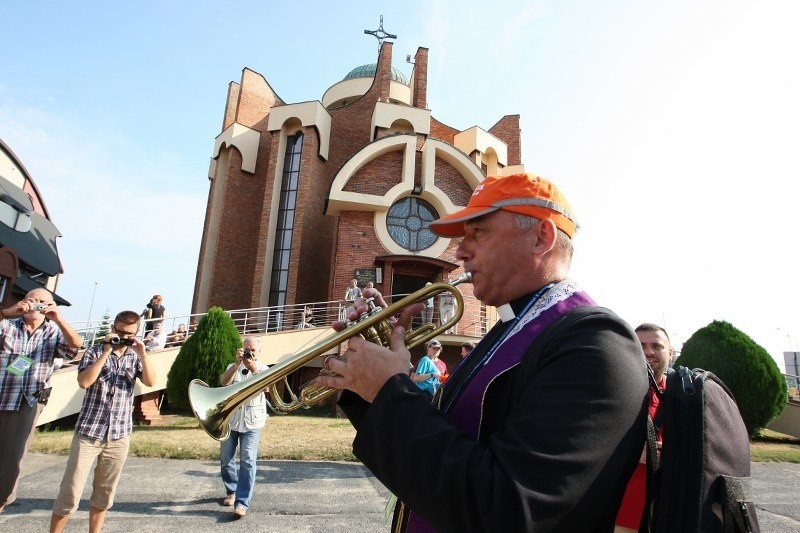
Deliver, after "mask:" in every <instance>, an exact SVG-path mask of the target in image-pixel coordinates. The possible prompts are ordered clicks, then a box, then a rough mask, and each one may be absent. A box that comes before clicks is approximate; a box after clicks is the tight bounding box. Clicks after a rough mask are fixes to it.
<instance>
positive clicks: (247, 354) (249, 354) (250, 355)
mask: <svg viewBox="0 0 800 533" xmlns="http://www.w3.org/2000/svg"><path fill="white" fill-rule="evenodd" d="M252 358H253V352H251V351H250V350H245V351H244V354H242V359H252Z"/></svg>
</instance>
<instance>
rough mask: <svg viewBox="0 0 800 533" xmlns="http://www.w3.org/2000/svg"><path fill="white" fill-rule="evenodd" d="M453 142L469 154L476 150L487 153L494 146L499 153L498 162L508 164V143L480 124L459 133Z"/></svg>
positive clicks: (496, 152)
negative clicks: (482, 127)
mask: <svg viewBox="0 0 800 533" xmlns="http://www.w3.org/2000/svg"><path fill="white" fill-rule="evenodd" d="M453 144H454V145H455V147H456V148H458V149H459V150H461V151H463V152H464V153H465V154H467V155H469V154H471V153H472V152H473V151H475V150H477V151H479V152H481V153H486V152H487V151H488V149H489V148H492V149H493V150H494V152H495V154H497V163H498V164H500V165H503V166H506V164H508V145H506V143H504V142H503V141H501V140H500V139H498V138H497V137H495V136H494V135H492V134H491V133H489V132H487V131H485V130H483V129H481V128H479V127H478V126H473V127H472V128H469V129H467V130H464V131H462V132H461V133H457V134H456V135H455V137H454V138H453Z"/></svg>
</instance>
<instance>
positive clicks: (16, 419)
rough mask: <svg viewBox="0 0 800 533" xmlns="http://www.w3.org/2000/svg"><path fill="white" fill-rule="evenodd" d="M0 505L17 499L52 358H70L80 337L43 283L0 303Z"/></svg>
mask: <svg viewBox="0 0 800 533" xmlns="http://www.w3.org/2000/svg"><path fill="white" fill-rule="evenodd" d="M0 314H2V315H3V316H2V320H0V347H2V348H0V349H1V350H2V353H0V457H2V461H0V511H2V510H3V508H4V507H5V506H6V505H8V504H9V503H11V502H13V501H14V500H15V499H16V485H17V478H18V477H19V471H20V464H21V463H22V458H23V457H24V456H25V453H26V452H27V451H28V445H29V444H30V441H31V438H32V436H33V429H34V427H35V426H36V419H37V418H39V413H41V411H42V409H43V408H44V406H45V404H46V403H47V398H48V396H49V395H50V376H51V375H52V374H53V369H54V364H55V363H54V361H55V360H56V359H58V360H60V361H63V360H64V359H72V358H74V357H75V355H77V353H78V349H79V348H80V347H81V344H82V341H81V337H80V335H78V334H77V333H76V332H75V330H74V329H72V328H71V327H70V326H69V324H67V322H66V321H65V320H64V319H63V317H62V316H61V313H60V312H59V310H58V307H56V303H55V302H54V301H53V295H52V294H51V293H50V291H48V290H47V289H45V288H41V289H34V290H32V291H30V292H29V293H28V294H26V295H25V298H24V299H23V300H20V301H19V302H17V303H15V304H14V305H12V306H11V307H8V308H6V309H0Z"/></svg>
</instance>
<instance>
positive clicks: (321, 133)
mask: <svg viewBox="0 0 800 533" xmlns="http://www.w3.org/2000/svg"><path fill="white" fill-rule="evenodd" d="M413 65H414V67H413V70H412V73H411V79H410V80H409V79H408V78H407V77H406V76H405V75H403V74H402V73H401V72H400V71H399V70H397V69H395V68H394V67H392V43H391V42H388V41H387V42H382V44H381V47H380V52H379V54H378V58H377V63H374V64H367V65H363V66H360V67H357V68H354V69H353V70H352V71H350V72H349V73H348V74H347V75H346V76H345V77H344V78H343V79H342V80H341V81H339V82H337V83H335V84H333V85H332V86H331V87H329V88H328V89H327V91H325V93H324V94H323V95H322V98H321V101H319V100H317V101H310V102H297V103H288V102H284V101H282V100H281V99H280V98H279V97H278V95H277V94H276V93H275V91H273V89H272V87H271V86H270V84H269V83H268V82H267V80H266V79H265V78H264V76H262V75H260V74H259V73H257V72H254V71H252V70H250V69H247V68H245V69H244V70H243V72H242V77H241V81H240V82H239V83H234V82H232V83H230V86H229V89H228V97H227V102H226V105H225V114H224V119H223V124H222V132H221V133H220V134H219V135H218V136H217V138H216V142H215V145H214V152H213V158H212V161H211V166H210V169H209V180H210V190H209V196H208V206H207V210H206V217H205V223H204V227H203V238H202V243H201V248H200V257H199V262H198V268H197V279H196V282H195V293H194V299H193V303H192V312H193V313H202V312H205V311H207V310H208V309H209V307H211V306H220V307H222V308H223V309H246V308H261V307H271V306H284V305H295V304H298V303H303V302H322V301H335V300H341V299H342V298H343V295H344V292H345V290H346V288H347V287H348V286H349V284H350V281H351V280H352V279H354V278H355V279H358V280H359V284H360V286H362V287H363V286H364V285H365V284H366V282H367V281H373V282H374V285H375V287H376V288H378V289H379V290H381V291H382V293H383V294H387V295H388V294H405V293H410V292H413V291H414V290H416V289H419V288H421V287H423V286H424V285H425V283H427V282H429V281H430V282H436V281H446V280H448V279H452V278H455V277H456V276H458V275H459V274H461V272H462V270H461V268H460V265H459V264H458V263H457V261H456V258H455V249H456V246H457V245H458V241H457V239H448V238H440V237H437V236H436V235H434V234H433V233H432V232H431V231H430V230H429V229H428V223H429V222H430V221H432V220H434V219H435V218H438V217H439V216H440V215H444V214H447V213H451V212H453V211H455V210H456V209H458V208H459V207H460V206H464V205H466V203H467V201H468V200H469V197H470V195H471V193H472V190H473V189H474V188H475V187H476V186H477V185H478V184H479V183H480V182H481V181H482V180H483V179H484V178H485V176H487V175H508V174H513V173H516V172H521V171H524V169H523V168H522V165H521V155H520V129H519V115H509V116H505V117H502V118H500V120H499V121H498V122H497V123H496V124H495V125H494V126H492V127H491V128H489V129H488V130H484V129H482V128H480V127H477V126H475V127H472V128H469V129H466V130H463V131H461V130H458V129H456V128H453V127H451V126H448V125H447V124H444V123H442V122H440V121H438V120H437V119H436V118H434V117H433V116H432V113H431V110H430V109H428V102H427V79H428V49H427V48H419V49H418V50H417V53H416V55H415V56H414V60H413ZM459 289H460V290H461V292H462V293H463V294H464V295H465V296H468V295H471V292H472V287H471V286H469V285H461V286H459ZM471 302H472V303H471V304H469V305H472V306H476V305H478V304H477V303H476V302H475V301H474V300H472V301H471Z"/></svg>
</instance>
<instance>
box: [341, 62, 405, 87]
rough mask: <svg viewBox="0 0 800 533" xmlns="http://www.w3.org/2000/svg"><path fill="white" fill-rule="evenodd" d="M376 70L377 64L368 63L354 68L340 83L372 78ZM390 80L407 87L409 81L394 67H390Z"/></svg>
mask: <svg viewBox="0 0 800 533" xmlns="http://www.w3.org/2000/svg"><path fill="white" fill-rule="evenodd" d="M377 68H378V65H377V63H369V64H368V65H361V66H360V67H356V68H354V69H353V70H351V71H350V72H348V73H347V76H345V77H344V79H343V80H342V81H345V80H352V79H353V78H374V77H375V70H376V69H377ZM392 80H394V81H396V82H399V83H402V84H403V85H409V81H408V78H406V75H405V74H403V73H402V72H400V71H399V70H397V69H396V68H394V67H392Z"/></svg>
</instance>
